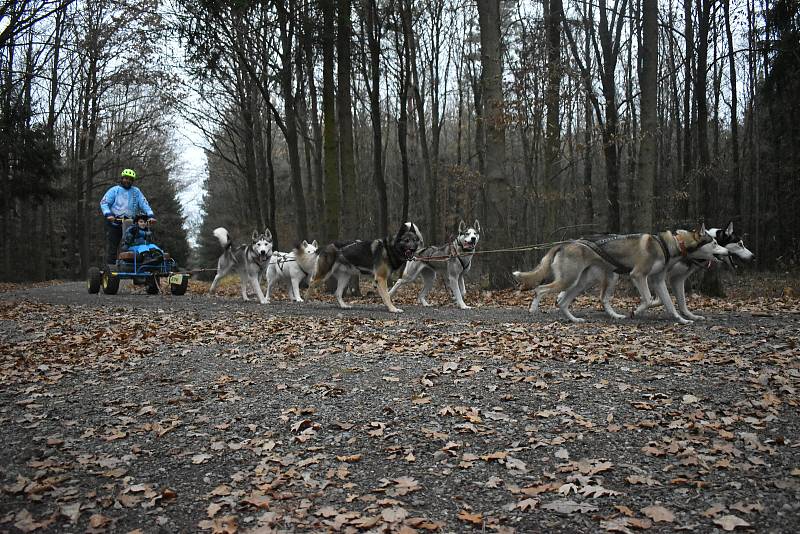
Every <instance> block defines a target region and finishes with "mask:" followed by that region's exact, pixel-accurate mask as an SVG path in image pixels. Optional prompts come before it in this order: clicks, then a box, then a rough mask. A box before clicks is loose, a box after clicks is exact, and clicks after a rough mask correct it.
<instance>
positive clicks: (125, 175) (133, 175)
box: [120, 169, 136, 181]
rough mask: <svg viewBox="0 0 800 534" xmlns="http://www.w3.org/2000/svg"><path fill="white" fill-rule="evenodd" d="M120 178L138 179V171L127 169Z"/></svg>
mask: <svg viewBox="0 0 800 534" xmlns="http://www.w3.org/2000/svg"><path fill="white" fill-rule="evenodd" d="M120 178H130V180H131V181H133V180H135V179H136V171H134V170H133V169H125V170H124V171H122V174H120Z"/></svg>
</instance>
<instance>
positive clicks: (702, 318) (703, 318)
mask: <svg viewBox="0 0 800 534" xmlns="http://www.w3.org/2000/svg"><path fill="white" fill-rule="evenodd" d="M686 317H687V318H689V319H691V320H692V321H705V320H706V318H705V317H703V316H702V315H695V314H690V315H687V316H686Z"/></svg>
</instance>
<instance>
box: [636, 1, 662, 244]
mask: <svg viewBox="0 0 800 534" xmlns="http://www.w3.org/2000/svg"><path fill="white" fill-rule="evenodd" d="M639 54H640V58H641V62H642V68H641V71H640V72H639V87H640V89H641V100H640V112H639V114H640V116H641V121H642V128H641V144H640V148H639V165H638V171H639V179H638V180H637V184H636V185H637V187H636V190H637V193H638V194H637V195H636V196H637V202H638V204H639V205H638V207H637V208H636V209H635V210H634V211H635V213H636V217H635V219H634V222H635V228H637V229H638V231H641V232H647V231H650V229H651V228H653V186H654V184H655V179H656V156H657V154H656V140H657V133H658V116H657V111H658V110H657V100H656V98H657V90H658V85H657V84H658V80H657V76H658V2H657V0H643V2H642V48H641V50H640V52H639Z"/></svg>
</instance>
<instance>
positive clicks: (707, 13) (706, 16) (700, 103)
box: [694, 0, 716, 217]
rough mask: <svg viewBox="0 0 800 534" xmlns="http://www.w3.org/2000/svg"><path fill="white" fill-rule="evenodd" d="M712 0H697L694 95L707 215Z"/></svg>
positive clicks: (711, 190)
mask: <svg viewBox="0 0 800 534" xmlns="http://www.w3.org/2000/svg"><path fill="white" fill-rule="evenodd" d="M712 4H713V0H697V9H698V21H697V32H698V33H697V54H696V57H697V72H696V74H695V86H694V98H695V102H696V104H697V151H698V155H699V156H700V168H699V169H698V170H699V174H700V195H701V199H702V204H701V206H700V210H701V214H702V215H704V216H705V217H708V216H709V215H711V214H712V213H714V208H715V206H714V198H715V197H716V180H715V179H714V173H713V172H712V170H711V154H710V152H709V146H708V99H707V95H706V92H707V90H708V35H709V31H710V28H711V7H712Z"/></svg>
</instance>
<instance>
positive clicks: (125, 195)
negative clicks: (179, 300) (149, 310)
mask: <svg viewBox="0 0 800 534" xmlns="http://www.w3.org/2000/svg"><path fill="white" fill-rule="evenodd" d="M135 179H136V172H135V171H134V170H133V169H125V170H123V171H122V174H121V175H120V185H115V186H114V187H112V188H110V189H109V190H108V191H107V192H106V194H105V195H103V199H102V200H101V201H100V210H101V211H102V212H103V217H105V219H106V221H105V225H106V253H105V258H104V261H105V263H106V265H104V266H103V268H101V269H99V268H97V267H91V268H90V269H89V272H88V279H87V287H88V290H89V293H93V294H96V293H99V292H100V290H101V289H102V290H103V293H105V294H106V295H116V294H117V291H118V290H119V285H120V281H122V280H131V281H132V282H133V284H134V285H145V286H146V289H147V293H148V294H151V295H155V294H158V293H160V287H161V281H162V280H166V283H168V284H169V289H170V293H172V294H173V295H177V296H180V295H183V294H185V293H186V289H187V288H188V286H189V278H191V276H192V275H191V274H190V273H187V272H185V271H181V270H180V269H179V267H178V264H177V262H176V261H175V260H174V259H173V258H172V257H171V256H170V255H169V253H168V252H166V251H164V250H163V249H161V247H159V246H158V245H156V244H155V243H153V242H152V241H153V234H152V231H151V230H150V226H151V225H152V224H153V223H154V222H156V219H155V216H154V214H153V210H152V209H151V208H150V204H149V203H148V202H147V199H146V198H145V196H144V195H143V194H142V192H141V190H139V188H138V187H134V186H133V184H132V183H133V180H135ZM134 215H135V216H136V217H135V218H134ZM131 220H132V221H133V223H134V224H133V225H132V226H131V227H130V228H127V229H124V228H123V225H125V226H126V227H127V224H128V223H129V222H131ZM123 230H124V236H125V239H124V241H123ZM120 241H122V250H121V251H120V250H119V249H120Z"/></svg>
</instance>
